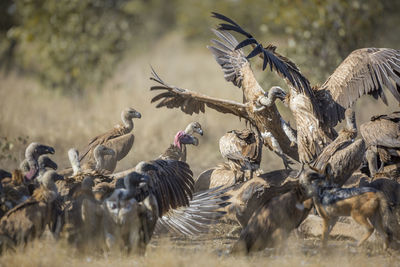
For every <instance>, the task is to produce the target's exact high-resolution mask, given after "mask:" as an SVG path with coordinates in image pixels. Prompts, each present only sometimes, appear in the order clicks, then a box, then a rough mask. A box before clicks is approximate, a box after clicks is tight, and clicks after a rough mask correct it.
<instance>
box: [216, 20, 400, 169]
mask: <svg viewBox="0 0 400 267" xmlns="http://www.w3.org/2000/svg"><path fill="white" fill-rule="evenodd" d="M213 16H214V17H215V18H217V19H220V20H222V21H223V22H224V23H221V24H220V26H219V28H218V29H219V30H228V31H235V32H238V33H240V34H243V35H245V36H246V37H247V39H245V40H244V41H242V42H241V43H239V44H238V45H237V46H236V47H235V49H241V48H243V47H245V46H247V45H252V46H253V48H254V50H253V51H252V52H251V53H250V54H249V55H248V56H247V59H249V58H251V57H254V56H256V55H260V57H261V58H263V59H264V63H263V69H265V68H266V67H267V65H268V64H269V65H270V69H271V71H275V72H277V73H278V74H279V75H280V76H281V77H283V78H284V79H285V81H286V82H287V83H288V85H289V88H290V94H289V95H288V96H287V102H288V106H289V108H290V110H291V111H292V113H293V116H294V117H295V120H296V126H297V145H298V150H299V151H298V152H299V159H300V162H301V163H310V162H312V161H314V160H315V158H316V157H317V156H318V155H319V154H320V153H321V152H322V150H323V148H324V147H325V146H326V145H328V144H329V143H330V142H331V141H332V140H333V139H334V138H335V137H336V133H335V132H334V130H333V127H334V126H335V125H336V124H337V123H338V122H339V121H341V120H342V119H343V118H344V112H345V110H346V109H347V108H349V107H351V106H352V105H353V103H354V102H355V101H356V100H357V99H358V98H359V97H361V96H362V95H365V94H370V95H372V96H374V97H375V98H379V97H380V98H381V99H382V101H383V102H384V103H387V99H386V96H385V93H384V91H383V87H386V88H387V89H389V91H390V92H391V94H392V95H393V96H394V97H395V99H396V100H397V101H399V102H400V51H398V50H395V49H390V48H363V49H358V50H355V51H353V52H352V53H351V54H350V55H349V56H348V57H347V58H346V59H345V60H344V61H343V62H342V63H341V64H340V65H339V66H338V68H337V69H336V70H335V71H334V72H333V73H332V75H331V76H330V77H329V78H328V79H327V80H326V82H325V83H324V84H323V85H322V86H320V87H311V86H310V82H309V81H308V80H307V78H305V77H304V76H303V75H302V74H301V73H300V71H299V69H298V68H297V67H296V65H295V64H294V63H293V62H291V61H290V60H289V59H288V58H285V57H284V56H282V55H280V54H279V53H277V52H276V46H274V45H268V46H267V47H263V46H262V44H260V43H258V42H257V41H256V39H255V38H254V37H253V36H252V35H251V34H249V33H247V32H246V31H245V30H243V29H242V28H241V27H240V26H239V25H238V24H237V23H235V22H234V21H232V20H231V19H229V18H227V17H225V16H224V15H221V14H217V13H213ZM282 91H283V90H282ZM267 100H268V99H266V100H261V101H260V103H261V104H263V102H268V101H267ZM275 137H276V136H275Z"/></svg>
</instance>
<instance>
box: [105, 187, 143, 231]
mask: <svg viewBox="0 0 400 267" xmlns="http://www.w3.org/2000/svg"><path fill="white" fill-rule="evenodd" d="M128 191H129V190H127V189H124V188H121V189H116V190H115V191H114V192H113V193H112V195H111V196H110V197H108V198H107V199H106V200H105V201H104V205H105V211H106V213H107V214H108V215H109V217H110V218H111V219H112V221H113V222H114V223H115V224H117V225H120V226H122V225H124V224H126V223H127V222H128V220H129V219H130V218H131V216H132V215H133V216H135V215H137V214H138V209H139V204H138V202H137V200H136V199H135V198H133V197H132V198H128V197H127V196H128V195H129V194H130V193H129V192H128Z"/></svg>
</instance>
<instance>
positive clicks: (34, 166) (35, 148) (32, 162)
mask: <svg viewBox="0 0 400 267" xmlns="http://www.w3.org/2000/svg"><path fill="white" fill-rule="evenodd" d="M43 154H54V148H52V147H50V146H46V145H42V144H39V143H35V142H34V143H31V144H30V145H29V146H28V147H27V148H26V150H25V158H26V160H27V161H28V165H29V172H28V173H26V174H25V177H26V178H27V179H28V180H32V179H34V178H35V177H36V176H37V175H38V171H39V164H38V158H39V156H40V155H43Z"/></svg>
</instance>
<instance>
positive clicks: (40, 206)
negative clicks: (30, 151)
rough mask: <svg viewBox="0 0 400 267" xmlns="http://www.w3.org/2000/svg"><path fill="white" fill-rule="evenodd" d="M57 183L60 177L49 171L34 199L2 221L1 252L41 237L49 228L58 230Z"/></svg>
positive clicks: (22, 204) (8, 213) (0, 222)
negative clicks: (56, 180)
mask: <svg viewBox="0 0 400 267" xmlns="http://www.w3.org/2000/svg"><path fill="white" fill-rule="evenodd" d="M55 179H58V175H57V173H56V172H54V171H52V170H49V171H47V172H46V173H45V174H44V176H43V178H42V185H41V186H40V187H39V188H38V189H36V190H35V191H34V192H33V195H32V197H31V198H30V199H28V200H27V201H25V202H23V203H21V204H19V205H17V206H16V207H14V208H13V209H12V210H10V211H8V212H7V214H5V215H4V216H3V218H1V220H0V246H1V251H4V250H5V249H8V248H13V247H15V246H17V245H19V244H26V243H27V242H29V241H32V240H33V239H35V238H38V237H40V236H41V235H42V233H43V231H44V230H45V228H46V226H47V225H49V227H50V230H52V231H53V230H54V226H55V225H56V222H55V220H56V218H57V214H58V203H57V201H56V199H57V188H56V186H55V184H54V180H55Z"/></svg>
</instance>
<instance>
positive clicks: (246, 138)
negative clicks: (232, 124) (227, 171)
mask: <svg viewBox="0 0 400 267" xmlns="http://www.w3.org/2000/svg"><path fill="white" fill-rule="evenodd" d="M219 151H220V152H221V155H222V157H224V158H225V159H227V160H228V164H229V165H230V167H231V169H232V170H233V171H234V172H235V177H236V178H237V179H238V178H239V176H240V175H239V174H240V173H242V174H243V179H244V180H246V179H247V178H250V179H251V178H252V176H253V171H256V170H258V169H259V168H260V162H261V153H262V140H261V136H260V134H259V133H257V132H254V131H251V130H250V129H244V130H232V131H229V132H228V133H226V134H225V135H224V136H222V137H221V138H220V139H219ZM246 170H249V171H250V175H249V177H246V176H245V173H244V172H245V171H246Z"/></svg>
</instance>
